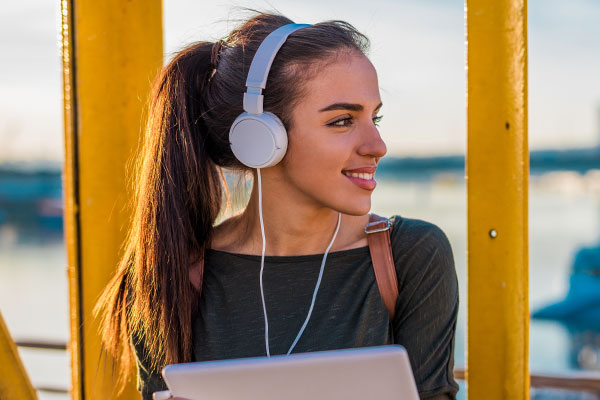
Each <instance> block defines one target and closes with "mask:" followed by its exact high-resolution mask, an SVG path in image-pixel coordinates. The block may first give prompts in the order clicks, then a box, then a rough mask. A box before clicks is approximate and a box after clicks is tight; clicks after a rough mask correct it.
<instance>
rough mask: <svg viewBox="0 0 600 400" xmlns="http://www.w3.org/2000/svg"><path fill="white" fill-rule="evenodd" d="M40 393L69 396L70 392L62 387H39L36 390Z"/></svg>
mask: <svg viewBox="0 0 600 400" xmlns="http://www.w3.org/2000/svg"><path fill="white" fill-rule="evenodd" d="M35 389H36V390H37V391H38V392H46V393H60V394H68V393H69V392H70V391H69V390H68V389H65V388H61V387H52V386H39V387H36V388H35Z"/></svg>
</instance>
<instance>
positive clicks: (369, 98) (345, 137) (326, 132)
mask: <svg viewBox="0 0 600 400" xmlns="http://www.w3.org/2000/svg"><path fill="white" fill-rule="evenodd" d="M303 93H305V95H304V97H303V98H302V99H301V100H300V102H299V103H298V104H297V105H296V107H294V109H293V110H292V114H291V115H292V118H291V119H292V124H291V126H292V128H291V129H290V131H289V132H288V140H289V144H288V150H287V153H286V156H285V157H284V159H283V160H282V162H281V163H280V164H278V165H277V166H275V167H274V168H279V169H280V172H281V174H282V175H283V178H284V180H283V181H284V182H285V183H286V185H289V187H288V190H295V191H297V192H298V193H297V194H298V195H299V196H301V198H303V199H304V200H305V201H307V202H314V203H316V204H317V205H318V206H324V207H328V208H332V209H335V210H337V211H340V212H342V213H345V214H350V215H364V214H366V213H367V212H369V209H370V208H371V194H372V191H373V189H374V188H375V180H374V179H373V175H374V173H375V168H376V167H377V163H378V162H379V159H380V158H381V157H383V156H384V154H385V153H386V146H385V143H384V142H383V141H382V140H381V136H380V135H379V131H378V129H377V125H376V124H377V122H378V120H379V118H378V112H379V109H380V108H381V97H380V95H379V85H378V81H377V73H376V71H375V68H374V67H373V64H371V62H370V61H369V60H368V59H367V58H366V57H365V56H364V55H362V54H360V53H357V52H352V53H348V54H344V55H340V56H339V57H337V58H336V59H335V61H333V62H330V63H326V64H325V65H324V66H322V67H321V68H319V69H318V72H317V73H315V74H314V76H313V78H311V79H310V80H308V81H307V82H306V83H305V84H304V87H303Z"/></svg>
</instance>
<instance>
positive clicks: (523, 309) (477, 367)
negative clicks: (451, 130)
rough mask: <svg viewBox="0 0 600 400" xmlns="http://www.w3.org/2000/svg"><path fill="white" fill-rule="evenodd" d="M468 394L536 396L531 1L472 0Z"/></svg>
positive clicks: (475, 399) (475, 396) (469, 45)
mask: <svg viewBox="0 0 600 400" xmlns="http://www.w3.org/2000/svg"><path fill="white" fill-rule="evenodd" d="M466 20H467V82H468V89H467V135H468V139H467V162H466V176H467V207H468V209H467V219H468V246H467V247H468V257H467V258H468V274H467V279H468V306H467V309H468V312H467V320H468V328H467V391H468V396H469V398H470V399H473V400H479V399H486V400H494V399H498V400H505V399H511V400H513V399H514V400H517V399H528V398H529V369H528V345H529V337H528V334H529V306H528V221H527V218H528V212H527V208H528V174H529V153H528V144H527V0H467V2H466Z"/></svg>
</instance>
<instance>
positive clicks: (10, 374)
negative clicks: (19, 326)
mask: <svg viewBox="0 0 600 400" xmlns="http://www.w3.org/2000/svg"><path fill="white" fill-rule="evenodd" d="M0 399H2V400H35V399H37V393H36V391H35V389H34V388H33V385H32V384H31V381H30V380H29V376H28V375H27V371H25V367H24V366H23V362H21V357H19V352H18V351H17V346H16V345H15V342H14V341H13V340H12V337H11V336H10V333H9V332H8V328H7V326H6V324H5V323H4V318H2V314H1V313H0Z"/></svg>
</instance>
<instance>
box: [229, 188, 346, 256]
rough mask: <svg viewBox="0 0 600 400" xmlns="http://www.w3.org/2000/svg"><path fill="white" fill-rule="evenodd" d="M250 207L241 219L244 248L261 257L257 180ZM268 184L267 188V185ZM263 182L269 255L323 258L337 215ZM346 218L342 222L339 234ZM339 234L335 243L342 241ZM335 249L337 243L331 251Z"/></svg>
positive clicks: (265, 227) (264, 213)
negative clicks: (317, 255)
mask: <svg viewBox="0 0 600 400" xmlns="http://www.w3.org/2000/svg"><path fill="white" fill-rule="evenodd" d="M255 183H256V184H255V185H253V188H252V193H251V196H250V200H249V202H248V206H247V207H246V209H245V210H244V212H243V213H242V215H241V216H240V221H239V222H240V223H241V225H242V226H244V227H245V234H244V235H243V236H244V239H243V241H244V242H245V243H244V244H243V247H244V248H246V249H247V250H246V251H248V252H250V253H251V254H260V253H261V250H262V236H261V228H260V219H259V208H258V206H259V204H258V202H259V198H258V197H259V196H258V181H257V180H255ZM265 183H266V184H265ZM270 183H271V182H270V181H269V180H267V182H265V180H264V179H263V180H262V186H263V187H262V210H263V222H264V230H265V239H266V254H267V255H274V256H283V255H287V256H291V255H306V254H320V253H323V252H324V251H325V249H326V248H327V246H328V245H329V243H330V242H331V239H332V238H333V234H334V232H335V228H336V226H337V221H338V212H337V211H336V210H333V209H331V208H328V207H324V206H319V205H317V204H315V203H313V202H306V201H304V202H303V201H302V199H301V198H300V196H297V195H295V196H292V195H290V193H289V191H287V190H278V188H277V185H271V184H270ZM343 220H344V218H342V222H341V227H340V233H341V232H342V227H343V225H344V223H343ZM340 236H341V235H340V234H338V237H337V238H336V242H337V241H338V240H339V239H340ZM335 248H336V244H335V243H334V245H333V247H332V250H330V251H333V250H334V249H335Z"/></svg>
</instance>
